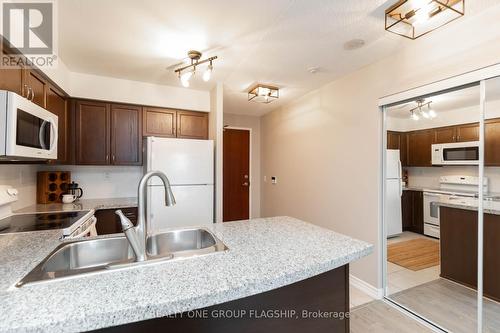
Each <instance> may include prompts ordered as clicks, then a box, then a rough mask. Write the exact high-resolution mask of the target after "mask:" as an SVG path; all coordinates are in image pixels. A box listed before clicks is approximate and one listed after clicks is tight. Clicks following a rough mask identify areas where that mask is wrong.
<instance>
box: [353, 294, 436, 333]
mask: <svg viewBox="0 0 500 333" xmlns="http://www.w3.org/2000/svg"><path fill="white" fill-rule="evenodd" d="M350 325H351V333H368V332H369V333H420V332H422V333H428V332H432V330H430V329H429V328H427V327H425V326H423V325H422V324H420V323H419V322H417V321H416V320H414V319H412V318H411V317H409V316H406V315H405V314H403V313H401V312H400V311H398V310H396V309H394V308H393V307H391V306H389V305H388V304H386V303H384V302H383V301H373V302H370V303H367V304H363V305H360V306H358V307H355V308H354V309H352V310H351V319H350Z"/></svg>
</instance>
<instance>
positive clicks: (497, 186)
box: [407, 166, 500, 192]
mask: <svg viewBox="0 0 500 333" xmlns="http://www.w3.org/2000/svg"><path fill="white" fill-rule="evenodd" d="M407 170H408V185H409V186H417V187H430V188H435V187H439V177H441V176H450V175H464V176H476V177H477V176H479V174H478V168H477V167H476V166H444V167H432V168H431V167H427V168H416V167H411V168H407ZM484 176H485V177H488V179H489V184H488V186H489V191H490V192H500V167H486V168H484Z"/></svg>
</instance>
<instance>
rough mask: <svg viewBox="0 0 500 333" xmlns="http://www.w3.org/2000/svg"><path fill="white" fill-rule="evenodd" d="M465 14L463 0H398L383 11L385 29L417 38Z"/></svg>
mask: <svg viewBox="0 0 500 333" xmlns="http://www.w3.org/2000/svg"><path fill="white" fill-rule="evenodd" d="M464 14H465V0H399V1H398V2H397V3H395V4H394V5H392V6H391V7H389V8H388V9H387V10H386V11H385V30H387V31H389V32H392V33H395V34H398V35H400V36H403V37H406V38H409V39H417V38H418V37H420V36H423V35H425V34H427V33H429V32H431V31H433V30H435V29H437V28H439V27H441V26H443V25H445V24H447V23H450V22H451V21H454V20H456V19H458V18H460V17H462V16H464Z"/></svg>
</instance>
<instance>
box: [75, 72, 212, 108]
mask: <svg viewBox="0 0 500 333" xmlns="http://www.w3.org/2000/svg"><path fill="white" fill-rule="evenodd" d="M70 82H71V88H70V91H71V95H72V96H73V97H81V98H91V99H101V100H108V101H117V102H122V103H135V104H143V105H151V106H160V107H171V108H179V109H186V110H193V111H205V112H209V111H210V92H208V91H201V90H193V89H186V88H182V87H173V86H165V85H158V84H152V83H145V82H138V81H130V80H123V79H117V78H112V77H105V76H97V75H90V74H82V73H71V80H70Z"/></svg>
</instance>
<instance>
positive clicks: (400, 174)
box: [398, 160, 403, 197]
mask: <svg viewBox="0 0 500 333" xmlns="http://www.w3.org/2000/svg"><path fill="white" fill-rule="evenodd" d="M398 176H399V196H400V197H401V196H403V167H402V166H401V160H399V161H398Z"/></svg>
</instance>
